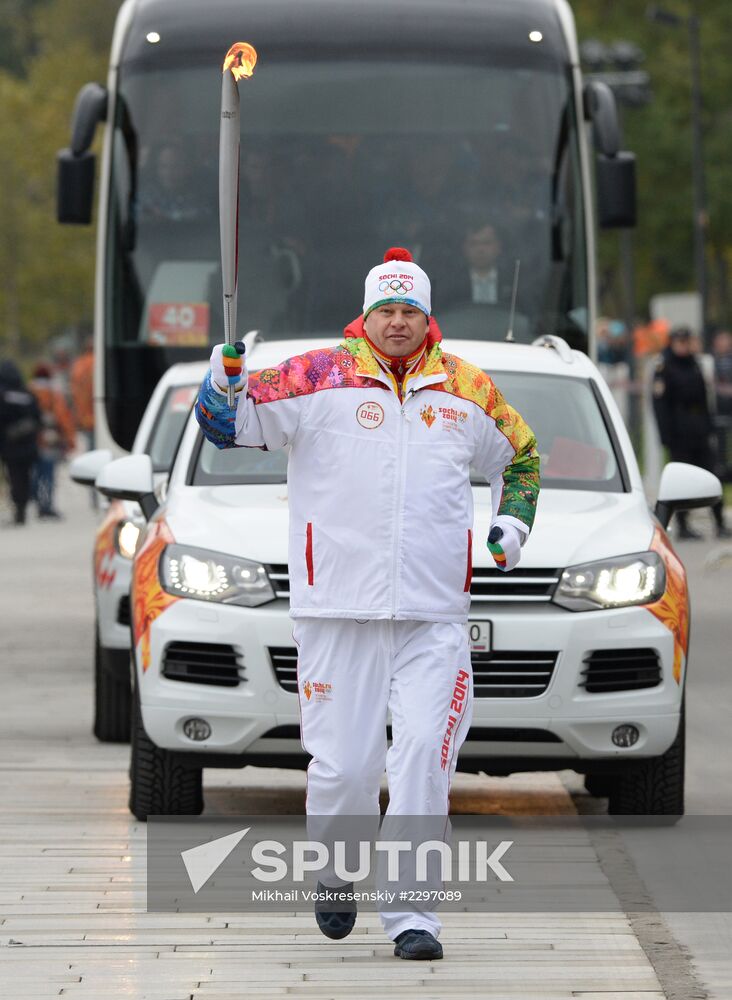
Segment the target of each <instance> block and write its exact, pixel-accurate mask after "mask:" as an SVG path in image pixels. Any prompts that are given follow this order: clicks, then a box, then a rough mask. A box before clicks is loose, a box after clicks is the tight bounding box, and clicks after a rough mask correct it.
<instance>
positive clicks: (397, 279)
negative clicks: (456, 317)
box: [363, 247, 432, 319]
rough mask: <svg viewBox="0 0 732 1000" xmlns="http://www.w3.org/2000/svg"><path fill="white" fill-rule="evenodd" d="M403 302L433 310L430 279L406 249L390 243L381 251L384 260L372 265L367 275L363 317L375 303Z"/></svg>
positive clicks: (374, 307) (374, 306)
mask: <svg viewBox="0 0 732 1000" xmlns="http://www.w3.org/2000/svg"><path fill="white" fill-rule="evenodd" d="M387 302H403V303H406V304H407V305H410V306H416V307H417V309H421V310H422V312H423V313H424V314H425V315H426V316H429V315H430V313H431V312H432V302H431V289H430V279H429V278H428V277H427V275H426V274H425V272H424V271H423V270H422V268H421V267H420V266H419V264H415V263H414V261H413V260H412V255H411V253H410V252H409V250H405V249H404V247H392V248H391V249H390V250H387V251H386V253H385V254H384V263H383V264H377V266H376V267H372V268H371V270H370V271H369V273H368V274H367V275H366V282H365V285H364V298H363V315H364V319H365V318H366V316H368V314H369V313H370V312H371V310H372V309H376V307H377V306H383V305H384V304H385V303H387Z"/></svg>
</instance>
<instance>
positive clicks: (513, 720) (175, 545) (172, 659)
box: [97, 337, 721, 819]
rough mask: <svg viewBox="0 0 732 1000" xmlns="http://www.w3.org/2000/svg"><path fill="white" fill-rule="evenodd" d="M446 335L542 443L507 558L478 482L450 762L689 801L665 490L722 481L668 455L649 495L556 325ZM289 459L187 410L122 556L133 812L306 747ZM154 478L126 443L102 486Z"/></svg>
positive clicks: (713, 486)
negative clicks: (163, 474) (460, 739)
mask: <svg viewBox="0 0 732 1000" xmlns="http://www.w3.org/2000/svg"><path fill="white" fill-rule="evenodd" d="M330 343H332V342H330V341H329V342H327V344H330ZM320 346H326V343H325V342H322V343H310V342H308V344H307V348H308V349H311V348H314V347H320ZM449 349H450V350H451V351H452V352H453V353H455V354H457V355H458V356H460V357H463V358H465V359H466V360H467V361H469V362H471V363H473V364H475V365H478V366H480V367H482V368H483V369H485V370H486V371H488V372H489V373H490V374H491V376H492V377H493V378H494V379H495V381H496V384H497V385H498V386H499V388H500V389H501V390H502V391H503V393H504V394H505V396H506V398H507V399H508V400H509V401H510V403H511V404H512V405H513V406H514V407H515V408H516V409H517V410H518V411H519V412H520V413H521V414H522V416H523V417H524V418H525V419H526V420H527V422H528V423H529V425H530V426H531V427H532V428H533V430H534V432H535V434H536V436H537V439H538V447H539V451H540V453H541V460H542V461H541V467H542V489H541V494H540V498H539V504H538V509H537V515H536V522H535V524H534V529H533V531H532V534H531V537H530V538H529V540H528V542H527V544H526V546H525V548H524V550H523V556H522V560H521V565H520V566H519V568H518V569H516V570H514V571H513V572H511V573H508V574H504V573H501V572H500V571H498V570H497V569H496V568H495V566H494V563H493V560H492V558H491V556H490V554H489V553H488V551H487V549H486V547H485V539H486V535H487V533H488V528H489V524H490V520H491V500H490V489H489V487H488V486H487V485H486V484H485V483H484V482H479V481H476V482H475V484H474V494H475V531H474V534H473V537H474V539H475V548H474V553H473V567H474V569H473V580H472V586H471V595H472V604H471V615H470V618H471V621H470V625H469V629H470V637H471V642H472V660H473V671H474V679H475V701H474V713H473V724H472V728H471V730H470V733H469V735H468V738H467V740H466V742H465V744H464V746H463V748H462V751H461V754H460V759H459V764H458V766H459V767H460V768H461V769H463V770H469V771H478V770H481V771H489V772H490V773H492V774H507V773H510V772H511V771H516V770H537V769H558V768H573V769H575V770H576V771H578V772H580V773H584V774H585V775H587V784H588V788H589V789H590V790H591V791H592V792H593V793H602V794H607V795H608V796H609V807H610V810H611V811H612V812H614V813H647V814H664V813H668V814H680V813H681V812H683V771H684V715H683V704H684V681H685V676H686V664H687V659H688V597H687V591H686V579H685V574H684V570H683V567H682V565H681V563H680V562H679V560H678V557H677V556H676V555H675V553H674V551H673V549H672V548H671V545H670V542H669V540H668V537H667V535H666V534H665V532H664V530H663V527H664V525H665V524H666V523H668V519H669V517H670V515H671V513H672V511H673V510H674V509H678V508H681V507H690V506H701V505H704V504H707V503H709V502H712V501H713V500H714V499H716V497H718V496H719V493H720V490H721V487H720V484H719V481H718V480H717V479H716V478H715V477H714V476H712V475H711V474H710V473H707V472H705V471H704V470H702V469H697V468H695V467H693V466H687V465H680V464H672V465H670V466H668V467H667V468H666V470H665V471H664V475H663V478H662V481H661V484H660V489H659V503H658V504H657V506H656V515H654V514H653V513H652V512H651V510H650V509H649V507H648V503H647V500H646V496H645V494H644V490H643V485H642V482H641V477H640V474H639V471H638V466H637V463H636V460H635V456H634V454H633V450H632V447H631V443H630V440H629V438H628V435H627V433H626V430H625V427H624V426H623V422H622V419H621V417H620V414H619V412H618V410H617V408H616V406H615V403H614V402H613V399H612V396H611V394H610V392H609V390H608V388H607V386H606V384H605V382H604V381H603V379H602V377H601V376H600V374H599V372H598V371H597V369H596V368H595V366H594V365H593V364H592V362H591V361H590V360H589V359H588V358H587V357H586V356H585V355H583V354H580V353H578V352H575V351H571V350H570V349H569V348H568V347H567V345H566V344H565V343H564V342H563V341H561V340H558V339H557V338H551V337H549V338H545V339H544V341H542V342H541V345H540V346H539V345H534V346H531V347H529V346H523V345H513V344H499V343H477V342H474V341H451V342H450V343H449ZM302 350H303V343H302V341H284V342H283V341H280V342H273V343H257V344H256V345H255V346H254V348H253V350H252V351H251V352H250V357H249V361H250V367H251V368H261V367H267V366H270V365H273V364H275V363H278V362H280V361H282V360H283V359H285V358H286V357H288V356H291V355H293V354H297V353H300V352H301V351H302ZM286 467H287V455H286V453H285V452H283V451H279V452H267V451H262V450H259V449H256V448H241V449H239V448H237V449H230V450H225V451H218V450H217V449H216V448H215V447H214V446H213V445H212V444H210V443H209V442H208V441H206V440H204V438H203V436H202V434H201V432H200V430H199V428H198V426H197V424H196V422H195V419H194V418H193V417H192V418H191V419H190V422H189V424H188V426H187V428H186V431H185V433H184V436H183V439H182V441H181V445H180V448H179V450H178V454H177V458H176V461H175V464H174V466H173V469H172V471H171V475H170V481H169V486H168V491H167V496H166V498H165V502H164V503H163V504H162V506H161V507H160V508H159V509H158V510H157V511H156V512H155V513H154V516H153V519H152V521H151V522H150V525H149V527H148V532H147V537H146V538H145V540H144V542H143V544H142V545H141V546H140V548H139V549H138V552H137V555H136V557H135V563H134V584H133V627H134V630H135V650H134V655H135V660H136V675H135V676H136V692H135V712H136V719H135V723H134V727H133V738H132V766H131V778H132V789H131V799H130V806H131V809H132V811H133V812H134V814H135V815H136V816H137V817H138V818H141V819H142V818H145V817H146V816H147V815H148V814H155V813H197V812H200V811H201V809H202V808H203V798H202V774H201V770H202V768H203V767H232V766H236V765H243V764H248V763H253V764H259V765H278V766H303V765H304V763H305V762H306V757H305V754H304V752H303V750H302V748H301V745H300V740H299V715H298V697H297V684H298V681H297V669H296V668H297V653H296V648H295V644H294V642H293V640H292V629H291V621H290V619H289V618H288V569H287V535H288V530H287V529H288V502H287V481H286ZM150 478H151V473H150V468H149V461H147V463H146V461H145V459H144V458H140V457H139V456H138V457H133V458H126V459H121V460H119V461H118V462H116V463H114V464H113V465H111V466H109V467H107V468H106V469H105V470H104V472H103V473H102V474H101V476H100V477H99V479H98V480H97V486H98V488H100V489H101V490H102V492H106V493H107V494H108V495H110V496H116V497H120V496H126V497H133V496H135V497H141V496H143V495H145V494H146V495H147V503H148V510H149V511H152V510H153V509H154V502H153V501H152V500H151V498H150V494H151V490H152V487H151V482H150ZM436 752H439V747H438V748H437V749H436Z"/></svg>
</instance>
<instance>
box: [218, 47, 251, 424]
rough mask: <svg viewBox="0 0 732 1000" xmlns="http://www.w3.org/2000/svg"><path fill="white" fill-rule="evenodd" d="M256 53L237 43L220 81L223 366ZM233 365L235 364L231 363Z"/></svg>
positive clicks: (231, 317) (231, 392)
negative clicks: (244, 111) (244, 96)
mask: <svg viewBox="0 0 732 1000" xmlns="http://www.w3.org/2000/svg"><path fill="white" fill-rule="evenodd" d="M256 62H257V52H256V50H255V49H254V47H253V46H252V45H250V44H249V43H248V42H234V44H233V45H232V46H231V48H230V49H229V51H228V52H227V53H226V58H225V59H224V67H223V73H224V76H223V80H222V83H221V131H220V133H219V230H220V233H221V280H222V284H223V291H224V339H225V340H226V343H227V345H228V346H229V347H230V350H229V351H227V350H226V348H224V366H225V367H227V365H226V360H227V355H228V357H234V356H236V354H237V352H236V349H235V348H234V343H235V342H236V295H237V282H238V276H239V80H241V79H243V78H244V77H248V76H252V74H253V73H254V67H255V65H256ZM232 367H233V366H232ZM235 382H236V376H235V377H234V378H233V380H232V381H230V383H229V387H228V390H227V398H228V402H229V406H233V405H234V403H235V402H236V390H235Z"/></svg>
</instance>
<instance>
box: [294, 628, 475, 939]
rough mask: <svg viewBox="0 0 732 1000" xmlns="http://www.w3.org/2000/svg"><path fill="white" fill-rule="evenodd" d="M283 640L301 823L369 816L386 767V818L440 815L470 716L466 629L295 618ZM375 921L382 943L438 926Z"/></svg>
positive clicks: (425, 916)
mask: <svg viewBox="0 0 732 1000" xmlns="http://www.w3.org/2000/svg"><path fill="white" fill-rule="evenodd" d="M293 637H294V639H295V643H296V644H297V647H298V697H299V700H300V713H301V729H302V744H303V747H304V749H305V750H306V751H307V752H308V753H310V754H312V758H313V759H312V760H311V762H310V765H309V767H308V773H307V796H306V809H307V813H308V815H311V816H332V815H353V816H355V815H360V816H378V814H379V785H380V782H381V778H382V775H383V773H384V768H385V767H386V773H387V778H388V783H389V808H388V810H387V816H407V815H408V816H447V814H448V811H449V790H450V781H451V779H452V776H453V774H454V773H455V766H456V763H457V756H458V751H459V749H460V746H461V745H462V743H463V741H464V739H465V737H466V735H467V732H468V729H469V728H470V719H471V715H472V705H473V678H472V670H471V666H470V651H469V647H468V635H467V630H466V627H465V626H464V625H460V624H457V623H448V624H444V623H435V622H413V621H389V620H376V621H366V622H363V623H361V622H358V621H355V620H353V619H335V618H298V619H297V620H296V621H295V623H294V629H293ZM388 709H389V710H391V725H392V745H391V747H389V749H388V751H387V742H386V721H387V718H386V717H387V710H388ZM381 919H382V923H383V925H384V929H385V931H386V933H387V934H388V935H389V937H390V938H392V940H393V939H394V938H396V937H397V936H398V935H399V934H400V933H401V932H402V931H403V930H406V929H408V928H422V929H424V930H428V931H430V932H431V933H432V934H434V935H435V936H437V934H438V933H439V930H440V926H441V924H440V921H439V920H438V919H437V917H436V916H435V914H434V913H431V912H429V913H428V912H421V911H411V912H409V911H405V912H403V913H396V912H383V913H382V914H381Z"/></svg>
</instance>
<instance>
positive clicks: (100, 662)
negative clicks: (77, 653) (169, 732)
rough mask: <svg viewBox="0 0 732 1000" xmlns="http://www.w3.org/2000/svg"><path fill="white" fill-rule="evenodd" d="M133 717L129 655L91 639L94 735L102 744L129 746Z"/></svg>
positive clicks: (96, 638) (125, 651)
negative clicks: (92, 645) (92, 642)
mask: <svg viewBox="0 0 732 1000" xmlns="http://www.w3.org/2000/svg"><path fill="white" fill-rule="evenodd" d="M131 716H132V691H131V689H130V651H129V650H128V649H105V648H104V646H102V645H101V644H100V642H99V632H98V631H97V632H96V635H95V636H94V735H95V736H96V738H97V739H98V740H100V741H101V742H102V743H128V742H129V739H130V723H131Z"/></svg>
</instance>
